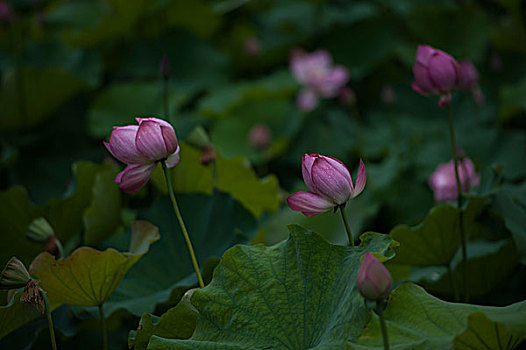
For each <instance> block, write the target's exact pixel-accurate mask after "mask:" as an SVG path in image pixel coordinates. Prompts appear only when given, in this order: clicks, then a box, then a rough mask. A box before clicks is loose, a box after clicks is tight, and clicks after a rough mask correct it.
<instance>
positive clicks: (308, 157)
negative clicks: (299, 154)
mask: <svg viewBox="0 0 526 350" xmlns="http://www.w3.org/2000/svg"><path fill="white" fill-rule="evenodd" d="M318 156H319V154H315V153H313V154H306V153H305V154H304V155H303V159H302V162H301V173H302V175H303V181H304V182H305V185H306V186H307V188H308V189H309V190H311V191H313V192H314V189H313V188H314V187H313V186H312V175H311V170H312V164H313V163H314V160H315V159H316V158H317V157H318Z"/></svg>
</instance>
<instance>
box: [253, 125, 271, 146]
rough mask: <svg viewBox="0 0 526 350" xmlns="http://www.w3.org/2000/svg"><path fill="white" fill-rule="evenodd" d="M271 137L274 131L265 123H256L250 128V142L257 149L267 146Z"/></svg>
mask: <svg viewBox="0 0 526 350" xmlns="http://www.w3.org/2000/svg"><path fill="white" fill-rule="evenodd" d="M271 139H272V133H271V131H270V129H269V128H268V126H266V125H265V124H256V125H254V126H252V128H251V129H250V133H249V142H250V145H251V146H252V147H253V148H255V149H257V150H261V149H264V148H267V147H268V145H269V144H270V141H271Z"/></svg>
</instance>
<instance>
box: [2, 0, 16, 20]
mask: <svg viewBox="0 0 526 350" xmlns="http://www.w3.org/2000/svg"><path fill="white" fill-rule="evenodd" d="M12 17H13V13H12V11H11V7H10V6H9V4H8V3H7V2H5V1H0V23H6V24H7V23H9V22H11V19H12Z"/></svg>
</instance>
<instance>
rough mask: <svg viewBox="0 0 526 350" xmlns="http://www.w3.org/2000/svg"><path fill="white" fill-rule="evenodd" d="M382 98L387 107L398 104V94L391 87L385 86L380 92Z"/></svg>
mask: <svg viewBox="0 0 526 350" xmlns="http://www.w3.org/2000/svg"><path fill="white" fill-rule="evenodd" d="M380 98H381V99H382V102H383V103H385V104H386V105H393V104H395V103H396V99H397V98H396V92H395V91H394V89H393V87H392V86H391V85H384V86H383V87H382V91H381V92H380Z"/></svg>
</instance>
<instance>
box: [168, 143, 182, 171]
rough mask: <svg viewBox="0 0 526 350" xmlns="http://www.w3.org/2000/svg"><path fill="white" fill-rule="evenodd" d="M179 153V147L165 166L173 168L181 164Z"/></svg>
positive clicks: (169, 157)
mask: <svg viewBox="0 0 526 350" xmlns="http://www.w3.org/2000/svg"><path fill="white" fill-rule="evenodd" d="M179 151H180V147H179V146H177V149H176V150H175V152H174V153H172V154H171V155H170V156H168V158H166V161H165V164H166V167H167V168H173V167H174V166H176V165H177V163H179Z"/></svg>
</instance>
